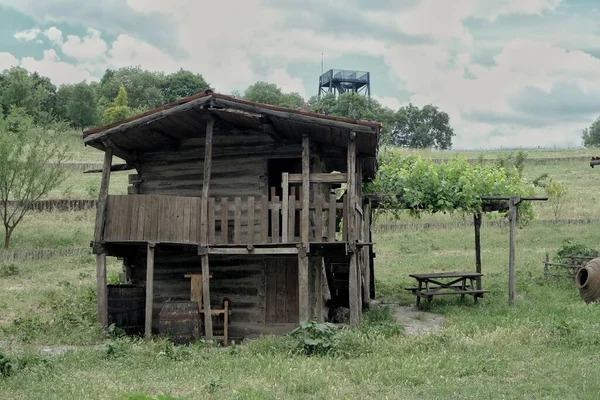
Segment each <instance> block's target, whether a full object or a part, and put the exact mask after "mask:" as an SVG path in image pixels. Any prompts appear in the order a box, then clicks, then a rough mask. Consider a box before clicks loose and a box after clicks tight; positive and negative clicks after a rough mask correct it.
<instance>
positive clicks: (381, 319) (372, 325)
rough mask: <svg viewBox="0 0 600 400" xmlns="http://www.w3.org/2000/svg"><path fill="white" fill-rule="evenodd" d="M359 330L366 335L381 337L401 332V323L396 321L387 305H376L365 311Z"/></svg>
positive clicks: (396, 334)
mask: <svg viewBox="0 0 600 400" xmlns="http://www.w3.org/2000/svg"><path fill="white" fill-rule="evenodd" d="M360 330H361V331H362V332H364V333H366V334H367V335H378V336H383V337H391V336H398V335H401V334H402V332H403V328H402V325H400V324H398V323H397V322H396V320H395V319H394V315H393V311H392V309H391V308H389V307H376V308H372V309H370V310H369V311H367V312H365V313H364V314H363V322H362V324H361V326H360Z"/></svg>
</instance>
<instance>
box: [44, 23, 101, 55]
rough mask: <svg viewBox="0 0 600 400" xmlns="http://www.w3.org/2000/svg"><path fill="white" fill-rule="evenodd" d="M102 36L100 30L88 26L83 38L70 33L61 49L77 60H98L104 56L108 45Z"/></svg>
mask: <svg viewBox="0 0 600 400" xmlns="http://www.w3.org/2000/svg"><path fill="white" fill-rule="evenodd" d="M53 34H55V32H53ZM100 36H101V34H100V31H98V30H96V29H93V28H88V30H87V35H86V36H85V37H83V38H80V37H79V36H75V35H68V36H67V40H66V41H65V42H64V43H63V44H62V46H61V50H62V52H63V54H65V55H67V56H69V57H73V58H74V59H76V60H97V59H99V58H103V57H104V54H105V52H106V49H107V45H106V42H105V41H104V40H103V39H102V38H101V37H100Z"/></svg>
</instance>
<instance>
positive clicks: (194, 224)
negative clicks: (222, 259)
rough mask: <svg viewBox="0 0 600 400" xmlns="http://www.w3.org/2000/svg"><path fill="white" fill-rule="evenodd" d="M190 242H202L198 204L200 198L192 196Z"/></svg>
mask: <svg viewBox="0 0 600 400" xmlns="http://www.w3.org/2000/svg"><path fill="white" fill-rule="evenodd" d="M189 200H190V208H189V210H190V242H191V243H200V238H199V237H198V231H199V229H198V219H199V217H198V209H199V207H198V204H199V200H200V199H198V198H197V197H190V198H189Z"/></svg>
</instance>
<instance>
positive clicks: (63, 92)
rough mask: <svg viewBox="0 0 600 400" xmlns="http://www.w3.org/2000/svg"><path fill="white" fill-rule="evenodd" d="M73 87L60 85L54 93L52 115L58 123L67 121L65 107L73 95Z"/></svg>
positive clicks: (67, 115) (67, 116)
mask: <svg viewBox="0 0 600 400" xmlns="http://www.w3.org/2000/svg"><path fill="white" fill-rule="evenodd" d="M73 86H74V85H60V86H59V88H58V90H57V91H56V98H55V99H54V115H55V116H56V118H57V119H58V120H60V121H68V120H69V114H68V111H67V105H68V104H69V100H70V98H71V96H72V94H73Z"/></svg>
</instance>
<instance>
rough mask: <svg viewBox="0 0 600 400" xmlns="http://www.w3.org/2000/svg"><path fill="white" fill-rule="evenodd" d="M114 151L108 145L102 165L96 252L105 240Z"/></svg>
mask: <svg viewBox="0 0 600 400" xmlns="http://www.w3.org/2000/svg"><path fill="white" fill-rule="evenodd" d="M112 157H113V151H112V148H111V147H108V148H107V149H106V150H105V152H104V164H103V166H102V180H101V181H100V192H99V194H98V203H97V205H96V225H95V227H94V247H95V249H94V252H96V254H98V253H100V248H99V247H98V246H99V245H100V244H101V243H102V240H103V234H104V226H105V222H106V202H107V198H108V187H109V184H110V168H111V165H112Z"/></svg>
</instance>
